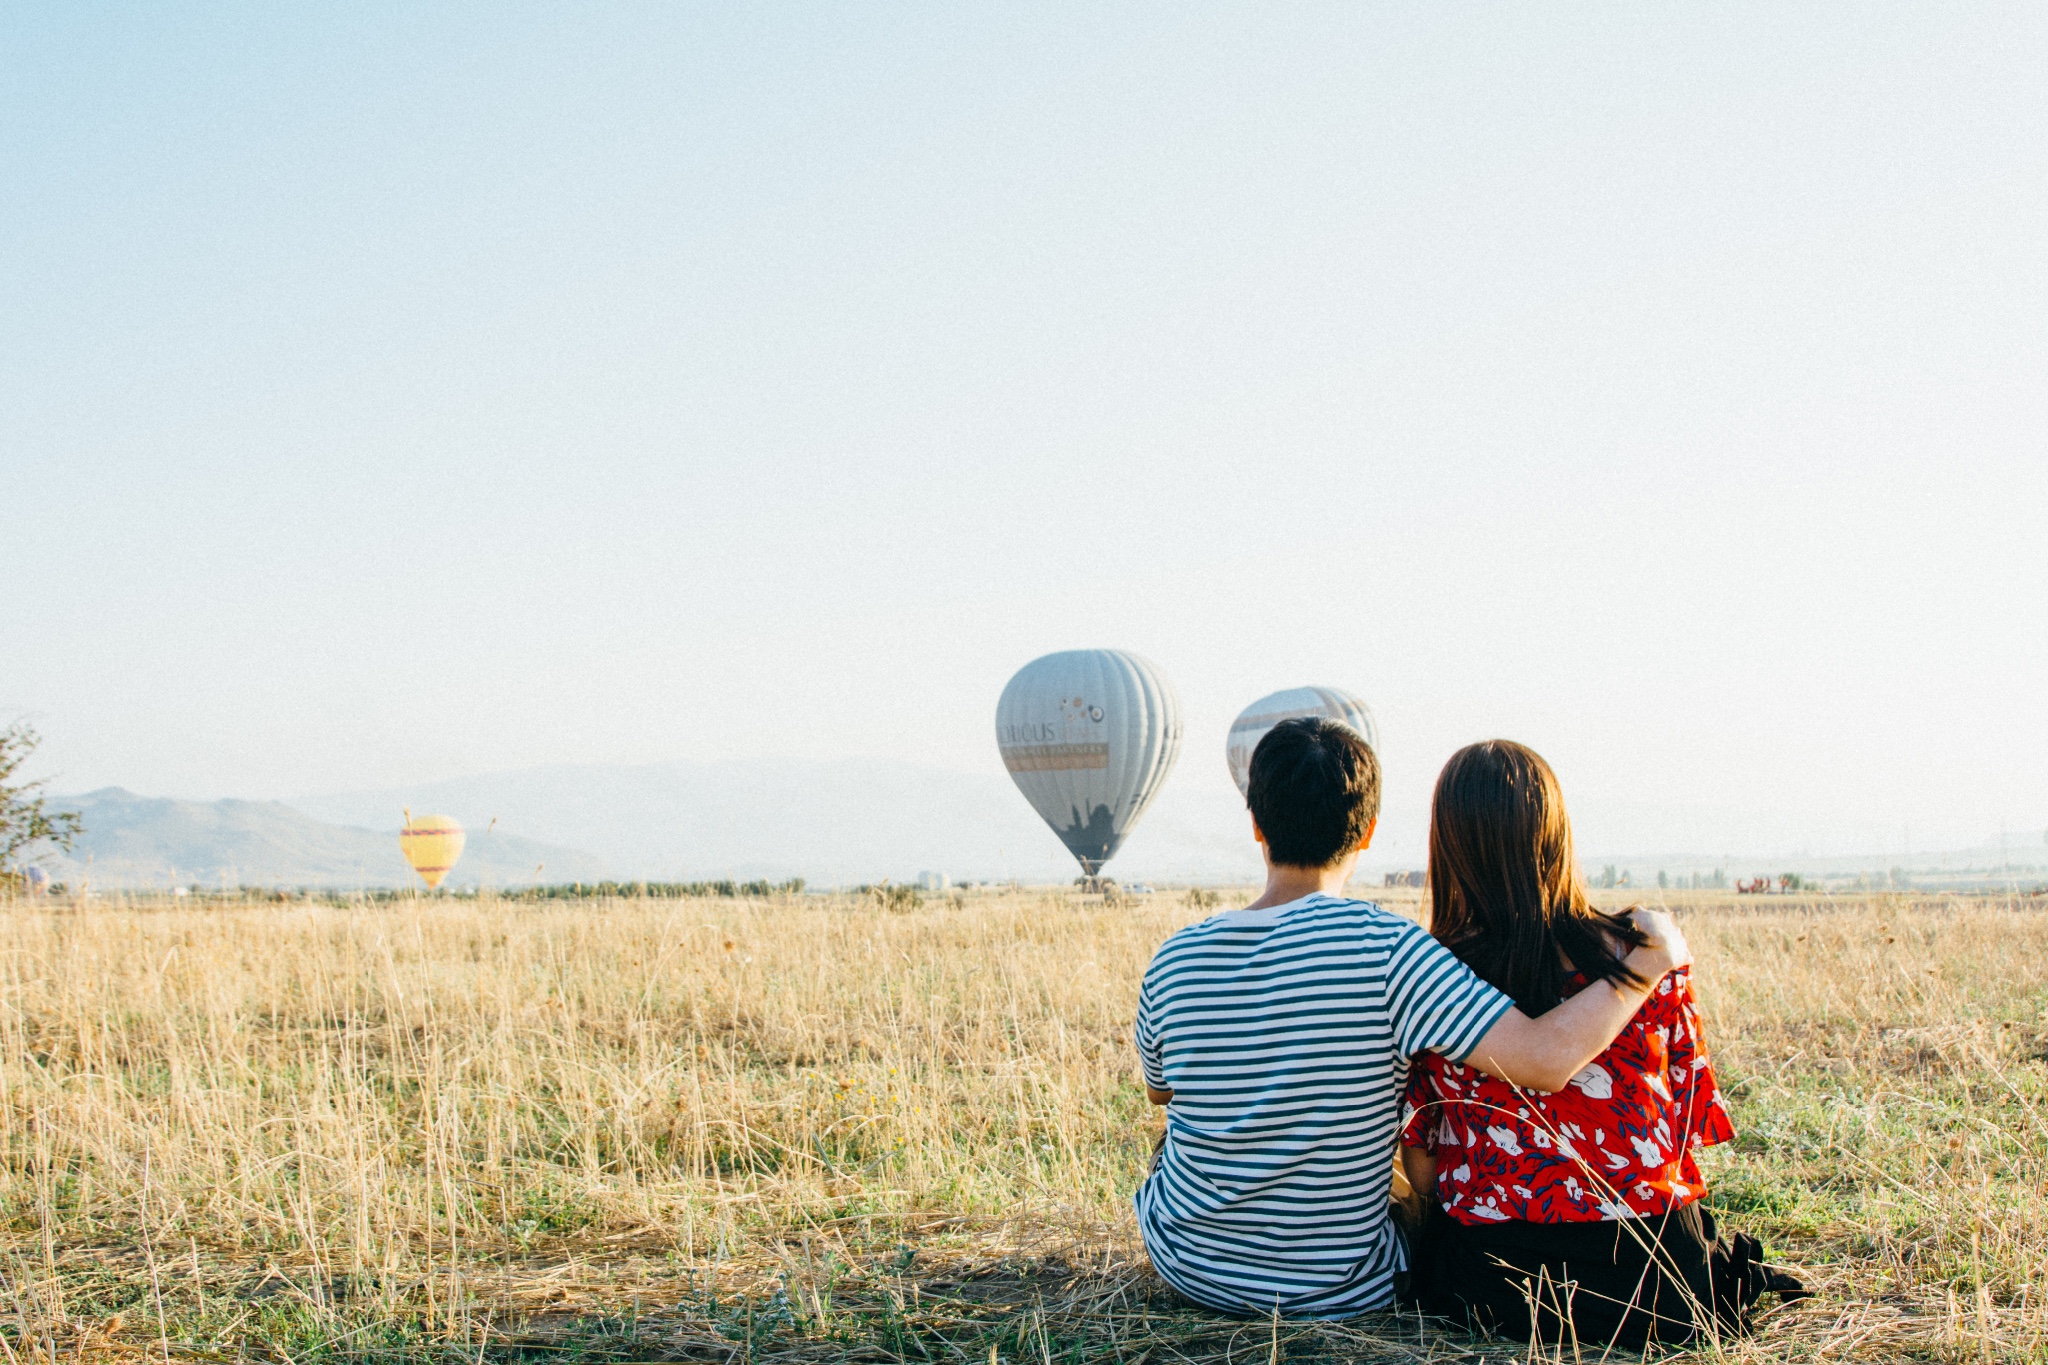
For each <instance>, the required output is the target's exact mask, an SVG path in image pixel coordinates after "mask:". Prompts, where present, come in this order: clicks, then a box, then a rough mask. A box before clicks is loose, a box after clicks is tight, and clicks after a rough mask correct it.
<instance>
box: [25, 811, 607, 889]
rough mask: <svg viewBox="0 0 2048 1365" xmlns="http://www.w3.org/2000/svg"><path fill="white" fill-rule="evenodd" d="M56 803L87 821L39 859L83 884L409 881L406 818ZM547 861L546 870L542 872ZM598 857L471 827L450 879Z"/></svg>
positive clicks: (558, 875)
mask: <svg viewBox="0 0 2048 1365" xmlns="http://www.w3.org/2000/svg"><path fill="white" fill-rule="evenodd" d="M53 804H56V805H59V806H62V807H64V808H66V809H69V810H73V811H76V812H77V813H78V815H79V817H80V820H81V822H82V823H83V825H84V827H85V834H84V836H83V837H82V838H81V839H79V840H78V842H77V845H76V847H74V848H73V849H72V851H71V854H70V855H69V856H68V857H66V856H63V855H53V856H45V857H41V858H37V859H35V861H36V862H37V863H39V864H40V865H41V866H42V867H43V868H44V869H45V870H46V871H48V872H49V873H50V875H51V877H52V878H53V879H54V880H57V881H60V882H65V883H68V884H70V885H73V886H76V885H78V884H79V883H81V882H86V883H89V884H91V885H93V886H96V887H101V888H108V889H111V888H119V887H135V888H141V887H166V886H192V885H197V886H201V887H209V888H211V887H237V886H330V887H344V888H355V887H386V886H403V885H406V884H408V883H411V882H412V881H413V875H412V870H411V869H410V868H409V867H407V866H406V862H405V859H404V857H403V855H401V854H400V853H399V851H398V838H397V830H398V821H396V820H394V821H391V822H389V823H390V827H389V828H388V829H384V830H377V829H363V828H357V827H353V826H349V825H340V824H329V823H325V822H323V821H320V820H316V819H314V818H313V817H311V816H309V815H307V814H306V813H304V812H303V811H299V810H294V809H293V808H292V807H290V806H287V805H283V804H281V803H279V802H276V801H177V800H171V799H169V798H165V797H152V796H137V795H135V794H134V793H133V792H129V791H123V790H122V789H121V788H119V787H105V788H102V789H100V790H99V791H94V792H87V793H85V794H84V795H81V796H71V797H64V798H60V799H59V800H57V801H56V802H54V803H53ZM543 869H544V870H543ZM600 875H601V871H600V864H599V861H598V859H596V858H595V857H593V856H592V855H590V854H588V853H584V852H582V851H580V850H577V849H573V848H563V847H561V846H559V845H557V844H552V843H545V842H542V841H540V840H537V839H529V838H524V837H521V836H519V835H514V834H507V833H502V832H500V831H497V830H487V829H486V822H484V821H479V822H477V824H476V825H475V826H473V827H472V832H471V833H470V835H469V838H468V842H467V846H466V847H465V848H464V850H463V854H462V861H461V862H460V864H458V866H457V867H456V870H455V872H454V873H453V875H451V876H450V877H449V879H448V884H449V885H451V886H475V885H478V884H484V885H490V886H508V885H517V884H520V883H526V882H532V881H534V880H536V879H539V880H543V881H579V880H582V881H595V880H597V879H598V877H599V876H600Z"/></svg>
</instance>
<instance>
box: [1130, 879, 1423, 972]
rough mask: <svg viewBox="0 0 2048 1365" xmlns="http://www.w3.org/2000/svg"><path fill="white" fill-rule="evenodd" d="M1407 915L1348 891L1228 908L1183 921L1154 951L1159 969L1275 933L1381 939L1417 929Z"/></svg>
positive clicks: (1335, 940)
mask: <svg viewBox="0 0 2048 1365" xmlns="http://www.w3.org/2000/svg"><path fill="white" fill-rule="evenodd" d="M1419 927H1420V926H1418V925H1417V924H1416V923H1415V921H1413V920H1411V919H1405V918H1403V917H1402V916H1400V915H1397V914H1394V913H1393V912H1392V911H1390V910H1387V909H1385V908H1384V907H1382V906H1380V905H1377V904H1375V903H1374V902H1372V901H1366V900H1354V899H1352V898H1350V897H1347V896H1306V897H1303V898H1302V899H1301V900H1298V901H1293V902H1290V903H1289V904H1287V905H1276V906H1273V907H1271V908H1270V909H1266V910H1223V911H1219V912H1218V913H1216V914H1213V915H1211V916H1209V917H1208V918H1207V919H1203V920H1197V921H1196V922H1195V923H1193V924H1189V925H1184V926H1182V927H1181V928H1179V929H1176V930H1175V931H1174V932H1173V933H1172V934H1170V935H1168V936H1167V939H1166V941H1165V942H1164V943H1162V944H1160V945H1159V949H1158V951H1157V952H1155V953H1154V954H1153V956H1152V965H1153V968H1154V969H1155V970H1156V969H1158V968H1159V967H1161V966H1164V965H1166V964H1170V963H1172V962H1174V961H1175V960H1177V959H1182V958H1187V957H1191V956H1204V955H1209V954H1214V953H1229V952H1233V951H1246V952H1248V951H1251V950H1253V949H1256V948H1257V947H1259V946H1260V945H1262V944H1265V943H1268V942H1271V941H1272V938H1273V936H1274V935H1275V934H1278V935H1281V936H1284V937H1285V938H1288V939H1292V940H1298V941H1302V942H1304V943H1312V942H1315V941H1318V940H1322V941H1326V942H1328V943H1329V944H1330V945H1331V946H1337V945H1340V944H1344V945H1349V944H1352V943H1355V942H1356V941H1357V940H1358V939H1359V938H1360V937H1365V938H1368V939H1371V938H1380V937H1383V936H1385V935H1388V934H1394V935H1398V934H1401V933H1403V932H1406V931H1409V930H1417V929H1419Z"/></svg>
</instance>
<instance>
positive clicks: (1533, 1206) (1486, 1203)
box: [1401, 968, 1735, 1225]
mask: <svg viewBox="0 0 2048 1365" xmlns="http://www.w3.org/2000/svg"><path fill="white" fill-rule="evenodd" d="M1585 984H1586V979H1585V977H1583V976H1579V975H1576V974H1575V975H1573V976H1572V978H1571V980H1570V981H1569V982H1568V983H1567V985H1566V987H1565V993H1566V994H1567V995H1571V994H1575V993H1576V992H1577V991H1578V990H1579V989H1580V988H1581V987H1583V986H1584V985H1585ZM1734 1136H1735V1127H1734V1125H1733V1124H1731V1123H1729V1121H1728V1111H1727V1110H1726V1109H1724V1108H1723V1107H1722V1105H1721V1093H1720V1091H1719V1089H1718V1088H1717V1087H1716V1086H1715V1084H1714V1072H1713V1068H1711V1067H1710V1066H1708V1065H1707V1051H1706V1046H1705V1043H1704V1042H1703V1040H1702V1039H1701V1037H1700V1020H1699V1011H1698V1008H1697V1007H1696V1005H1695V1004H1694V1001H1693V993H1692V973H1691V972H1690V971H1689V970H1686V969H1683V968H1681V969H1680V970H1678V971H1675V972H1673V973H1671V974H1670V975H1669V976H1666V977H1665V978H1664V979H1663V980H1662V981H1659V982H1658V983H1657V985H1656V987H1655V988H1654V989H1653V990H1652V991H1651V992H1650V997H1649V999H1647V1000H1645V1001H1644V1002H1643V1004H1642V1007H1641V1008H1640V1009H1638V1010H1637V1011H1636V1014H1635V1018H1633V1019H1631V1020H1629V1022H1628V1024H1627V1026H1626V1027H1624V1028H1623V1029H1622V1031H1621V1035H1620V1036H1619V1037H1617V1038H1616V1039H1615V1040H1614V1041H1613V1042H1612V1043H1611V1044H1609V1045H1608V1048H1607V1050H1606V1051H1605V1052H1603V1053H1601V1054H1600V1055H1599V1056H1598V1057H1596V1058H1594V1059H1593V1061H1592V1062H1590V1063H1588V1064H1587V1066H1586V1069H1585V1070H1583V1071H1581V1072H1580V1073H1579V1074H1578V1075H1576V1076H1574V1077H1572V1079H1571V1082H1570V1084H1568V1085H1567V1086H1566V1087H1565V1088H1564V1089H1563V1090H1561V1091H1559V1092H1558V1093H1557V1094H1555V1095H1551V1094H1546V1093H1544V1092H1543V1091H1540V1090H1522V1091H1519V1092H1518V1091H1517V1090H1516V1089H1515V1087H1513V1086H1511V1085H1509V1084H1508V1083H1507V1082H1506V1081H1503V1080H1499V1079H1497V1078H1495V1077H1493V1076H1489V1075H1487V1074H1486V1073H1485V1072H1483V1071H1480V1070H1478V1069H1476V1068H1474V1067H1469V1066H1461V1065H1459V1064H1458V1063H1457V1062H1447V1061H1445V1060H1444V1059H1443V1058H1442V1057H1439V1056H1437V1055H1436V1054H1435V1053H1433V1052H1425V1053H1422V1054H1421V1055H1419V1056H1418V1057H1417V1058H1416V1059H1415V1063H1414V1065H1413V1066H1412V1067H1411V1068H1410V1069H1409V1072H1408V1096H1407V1103H1406V1105H1405V1106H1404V1107H1403V1111H1402V1128H1401V1142H1402V1145H1403V1146H1407V1147H1420V1148H1423V1149H1424V1150H1426V1151H1427V1152H1429V1153H1430V1154H1431V1155H1432V1156H1434V1157H1435V1158H1436V1163H1437V1165H1436V1197H1437V1201H1438V1202H1439V1203H1441V1204H1442V1205H1443V1206H1444V1209H1445V1211H1446V1212H1448V1213H1449V1214H1450V1215H1451V1217H1453V1218H1455V1219H1457V1220H1458V1221H1459V1222H1461V1223H1469V1224H1475V1225H1476V1224H1480V1223H1488V1222H1502V1221H1505V1220H1507V1219H1510V1218H1516V1219H1521V1220H1523V1221H1525V1222H1531V1223H1594V1222H1600V1221H1602V1220H1606V1219H1616V1218H1637V1217H1641V1216H1643V1215H1645V1214H1659V1213H1665V1212H1668V1211H1669V1210H1671V1209H1675V1208H1680V1207H1682V1206H1684V1205H1686V1204H1690V1203H1691V1202H1692V1201H1693V1200H1695V1199H1698V1198H1699V1197H1700V1196H1701V1195H1703V1194H1705V1193H1706V1192H1707V1185H1706V1181H1705V1180H1703V1179H1702V1178H1701V1176H1700V1171H1699V1167H1698V1165H1697V1164H1695V1163H1694V1161H1693V1152H1694V1150H1695V1149H1696V1148H1699V1147H1705V1146H1710V1145H1712V1144H1714V1143H1717V1142H1726V1141H1728V1140H1729V1139H1730V1138H1732V1137H1734Z"/></svg>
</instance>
